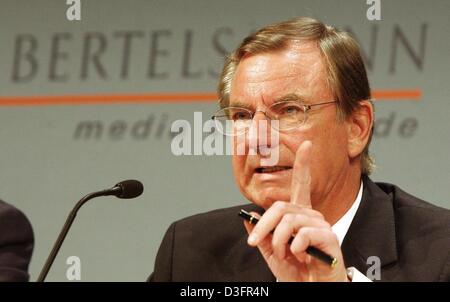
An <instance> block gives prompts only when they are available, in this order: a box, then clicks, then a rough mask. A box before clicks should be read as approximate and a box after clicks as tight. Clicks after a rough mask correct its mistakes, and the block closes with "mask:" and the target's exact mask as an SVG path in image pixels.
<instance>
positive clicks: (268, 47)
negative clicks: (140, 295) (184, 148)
mask: <svg viewBox="0 0 450 302" xmlns="http://www.w3.org/2000/svg"><path fill="white" fill-rule="evenodd" d="M219 94H220V97H221V98H220V106H221V110H219V111H218V112H217V113H216V115H215V116H214V118H215V119H216V120H217V121H218V122H232V123H233V128H231V129H232V134H233V135H234V137H233V139H234V141H235V147H236V148H239V147H244V148H245V151H246V152H245V154H241V153H239V154H235V155H233V161H232V162H233V171H234V175H235V178H236V182H237V185H238V186H239V188H240V190H241V192H242V194H243V195H244V196H245V197H246V198H247V199H248V200H249V201H251V202H252V203H253V204H254V205H247V206H242V207H233V208H228V209H221V210H216V211H212V212H209V213H206V214H200V215H196V216H193V217H189V218H186V219H183V220H181V221H178V222H175V223H174V224H172V225H171V226H170V228H169V230H168V231H167V233H166V235H165V237H164V239H163V242H162V244H161V247H160V249H159V252H158V255H157V258H156V262H155V270H154V272H153V274H152V275H151V276H150V280H152V281H275V280H278V281H349V280H350V281H358V280H368V278H367V277H366V276H365V275H366V273H368V272H377V268H378V269H379V270H378V271H379V272H380V273H379V274H377V273H374V274H372V275H369V277H371V279H375V280H382V281H450V254H449V251H450V232H449V230H450V214H449V211H448V210H445V209H441V208H438V207H435V206H433V205H431V204H428V203H426V202H424V201H421V200H419V199H417V198H415V197H413V196H411V195H409V194H407V193H405V192H403V191H402V190H400V189H399V188H398V187H396V186H394V185H390V184H382V183H380V184H375V183H373V182H372V181H371V180H370V179H369V177H368V175H369V174H370V172H371V169H372V160H371V158H370V156H369V152H368V146H369V143H370V139H371V135H372V129H373V120H374V111H373V106H372V103H371V102H370V87H369V83H368V79H367V75H366V70H365V67H364V64H363V61H362V58H361V55H360V50H359V47H358V45H357V43H356V42H355V41H354V39H353V38H351V37H350V36H349V35H348V34H347V33H345V32H342V31H338V30H336V29H335V28H333V27H330V26H326V25H324V24H322V23H320V22H318V21H316V20H314V19H310V18H298V19H294V20H289V21H286V22H281V23H278V24H274V25H270V26H267V27H264V28H262V29H261V30H259V31H258V32H256V33H255V34H253V35H251V36H249V37H247V38H246V39H245V40H244V41H243V42H242V44H241V45H240V46H239V47H238V49H237V50H236V51H235V52H233V53H232V55H231V56H230V58H229V59H228V61H227V62H226V64H225V67H224V69H223V72H222V76H221V80H220V84H219ZM261 121H265V122H269V123H270V125H271V127H267V129H266V130H265V131H262V134H261V131H259V130H260V129H261V127H262V126H261V125H262V123H260V122H261ZM274 121H276V123H273V122H274ZM272 123H273V125H272ZM221 129H226V128H221ZM274 132H276V133H277V136H278V140H275V141H273V140H271V139H270V138H271V137H272V136H273V133H274ZM267 141H269V142H270V143H268V144H267V143H266V142H267ZM268 150H269V151H274V150H277V151H278V152H279V160H278V162H277V163H276V164H275V166H264V165H262V164H261V162H262V160H263V159H264V157H267V151H268ZM263 151H265V152H263ZM241 208H243V209H245V210H247V211H251V212H253V214H254V215H255V216H258V217H259V216H260V220H259V222H258V224H257V225H256V226H253V225H250V224H248V223H245V229H244V227H243V226H242V221H241V220H240V218H239V217H238V216H237V214H238V212H239V210H240V209H241ZM257 213H260V214H257ZM247 234H248V236H247ZM308 247H314V248H317V249H319V250H321V251H323V252H324V253H326V254H328V255H330V256H332V257H333V258H335V259H336V260H337V262H336V263H335V265H329V264H326V263H324V262H322V261H320V260H319V259H318V258H316V257H312V256H311V255H310V254H309V253H307V252H306V251H307V248H308ZM373 265H375V266H373ZM371 268H372V270H369V269H371Z"/></svg>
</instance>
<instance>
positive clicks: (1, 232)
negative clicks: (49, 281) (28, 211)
mask: <svg viewBox="0 0 450 302" xmlns="http://www.w3.org/2000/svg"><path fill="white" fill-rule="evenodd" d="M33 246H34V236H33V229H32V228H31V224H30V222H29V221H28V219H27V218H26V217H25V215H24V214H23V213H22V212H20V211H19V210H18V209H16V208H14V207H13V206H11V205H9V204H7V203H5V202H3V201H1V200H0V282H6V281H10V282H24V281H28V279H29V275H28V264H29V263H30V259H31V254H32V252H33Z"/></svg>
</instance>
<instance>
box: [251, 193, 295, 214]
mask: <svg viewBox="0 0 450 302" xmlns="http://www.w3.org/2000/svg"><path fill="white" fill-rule="evenodd" d="M249 199H250V201H251V202H252V203H254V204H256V205H258V206H260V207H262V208H264V209H265V210H267V209H268V208H270V207H271V206H272V204H273V203H274V202H276V201H286V202H289V199H290V198H289V195H287V194H274V192H264V191H263V192H255V193H253V194H251V198H249Z"/></svg>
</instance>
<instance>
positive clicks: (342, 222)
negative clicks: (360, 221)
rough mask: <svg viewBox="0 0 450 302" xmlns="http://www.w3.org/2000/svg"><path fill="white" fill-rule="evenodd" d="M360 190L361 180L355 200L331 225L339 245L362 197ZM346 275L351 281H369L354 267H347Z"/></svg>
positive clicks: (361, 187) (361, 186) (361, 189)
mask: <svg viewBox="0 0 450 302" xmlns="http://www.w3.org/2000/svg"><path fill="white" fill-rule="evenodd" d="M362 192H363V183H362V181H361V185H360V186H359V192H358V195H357V196H356V200H355V201H354V202H353V204H352V206H351V207H350V209H348V210H347V212H345V214H344V216H342V217H341V218H340V219H339V220H338V221H337V222H336V223H335V224H333V226H332V227H331V229H332V230H333V232H334V233H335V234H336V236H337V237H338V240H339V245H342V241H344V238H345V235H346V234H347V232H348V229H349V228H350V224H351V223H352V221H353V218H354V217H355V214H356V211H357V210H358V208H359V205H360V203H361V199H362ZM347 276H348V277H349V278H350V280H352V282H371V280H370V279H369V278H367V277H366V276H365V275H364V274H362V273H361V272H360V271H358V270H357V269H356V268H354V267H349V268H347Z"/></svg>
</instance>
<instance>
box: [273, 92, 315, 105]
mask: <svg viewBox="0 0 450 302" xmlns="http://www.w3.org/2000/svg"><path fill="white" fill-rule="evenodd" d="M290 101H294V102H299V103H302V104H308V103H309V101H308V98H307V97H306V96H305V95H302V94H298V93H289V94H286V95H283V96H282V97H279V98H276V99H275V103H279V102H290Z"/></svg>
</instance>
